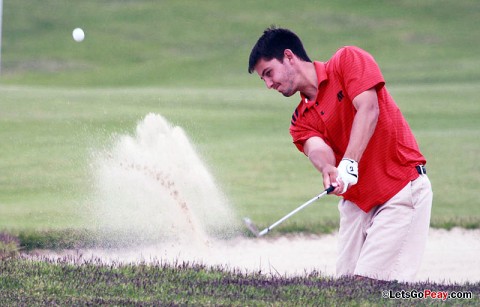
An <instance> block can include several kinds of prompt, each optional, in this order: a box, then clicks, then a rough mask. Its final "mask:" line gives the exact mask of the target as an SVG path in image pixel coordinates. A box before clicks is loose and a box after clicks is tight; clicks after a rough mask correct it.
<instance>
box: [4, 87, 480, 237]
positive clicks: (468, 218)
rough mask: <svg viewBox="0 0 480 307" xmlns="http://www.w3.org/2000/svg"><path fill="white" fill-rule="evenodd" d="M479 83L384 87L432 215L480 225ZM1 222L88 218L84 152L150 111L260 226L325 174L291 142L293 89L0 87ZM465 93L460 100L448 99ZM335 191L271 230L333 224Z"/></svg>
mask: <svg viewBox="0 0 480 307" xmlns="http://www.w3.org/2000/svg"><path fill="white" fill-rule="evenodd" d="M478 88H479V87H478V85H477V84H476V83H470V84H437V85H424V86H413V85H412V86H410V85H400V86H393V85H392V86H391V87H390V89H391V91H392V92H393V94H394V96H395V97H396V100H397V102H398V104H399V105H400V107H401V108H402V110H403V112H404V114H405V116H406V117H407V119H408V121H409V123H410V125H411V127H412V129H413V131H414V133H415V135H416V136H417V138H418V141H419V143H420V147H421V149H422V151H423V153H424V154H425V156H426V157H427V160H428V164H427V166H428V172H429V177H430V179H431V181H432V184H433V189H434V192H435V199H434V207H433V214H432V221H433V225H437V226H442V225H443V226H442V227H451V226H452V225H459V226H464V227H468V228H476V227H478V226H479V221H480V214H479V212H478V210H477V205H478V201H477V199H476V198H477V195H476V192H475V191H476V187H477V186H478V184H479V183H480V182H479V181H480V176H479V174H480V171H479V167H478V166H476V165H475V163H473V162H472V161H475V157H476V154H477V153H478V152H479V150H480V143H478V142H476V139H477V138H478V136H480V125H479V124H478V121H477V119H478V118H479V116H480V108H479V107H478V104H477V102H476V98H475V97H477V94H478ZM0 95H1V97H2V101H1V103H0V104H1V108H2V110H6V111H4V112H3V113H2V115H1V117H0V137H1V138H2V139H3V140H6V142H2V143H1V145H0V146H1V151H2V153H3V157H2V160H1V161H0V168H1V169H2V172H1V174H0V182H1V185H0V212H1V214H0V225H2V228H4V229H12V230H33V231H34V230H45V229H63V228H81V229H83V228H84V227H85V221H84V218H85V216H84V215H83V214H82V208H84V205H85V204H86V203H88V201H89V194H90V193H91V184H92V183H91V181H90V179H89V177H90V172H89V162H90V153H91V152H92V151H98V150H100V149H102V148H104V147H105V146H107V147H108V144H110V142H111V138H112V135H114V134H133V133H134V131H135V127H136V123H137V122H138V121H140V120H141V119H142V118H143V117H144V116H145V115H146V114H147V113H148V112H155V113H159V114H162V115H164V116H165V117H166V118H167V119H168V120H169V121H171V122H173V123H174V124H176V125H180V126H182V127H184V128H185V130H186V131H187V133H188V134H189V136H190V137H191V139H192V141H193V142H194V143H195V144H196V146H197V148H198V151H199V152H200V154H201V155H202V156H203V157H204V159H205V160H206V162H207V164H208V165H209V167H210V170H211V171H212V172H213V174H214V175H215V177H216V178H217V181H218V183H219V185H220V186H221V188H222V189H223V190H224V191H225V192H226V194H227V196H228V198H229V199H230V201H231V202H232V203H233V204H234V207H235V208H236V210H237V212H238V215H239V216H244V215H249V216H250V217H251V218H252V219H253V220H255V221H256V222H257V223H258V224H259V225H261V226H267V225H268V224H270V223H271V222H273V221H274V220H276V219H277V218H280V217H281V216H283V215H284V214H286V213H287V212H289V211H291V210H293V209H294V208H296V207H297V206H298V205H300V204H302V203H304V202H305V201H306V200H308V199H310V198H311V197H313V196H314V195H316V193H318V192H319V190H320V189H321V182H322V181H321V176H320V175H319V174H318V173H317V172H316V171H315V170H314V169H313V168H312V167H311V166H310V163H309V162H308V160H307V159H306V158H305V157H304V156H303V155H302V154H301V153H299V152H297V150H296V149H295V147H294V146H293V145H292V144H291V139H290V136H289V134H288V122H289V117H290V114H291V113H290V112H291V109H292V106H293V105H295V103H296V100H295V99H294V98H292V99H286V100H284V101H278V99H279V97H278V95H276V93H273V92H268V91H263V90H258V89H257V90H255V89H252V90H243V89H228V88H222V89H215V88H210V89H198V88H197V89H195V88H185V89H168V88H167V89H162V88H137V89H50V88H35V87H15V86H3V87H0ZM459 97H461V103H456V104H452V101H456V100H457V99H458V98H459ZM336 203H337V198H336V197H334V196H331V197H327V198H326V199H322V200H321V201H319V202H317V203H316V204H315V205H312V206H311V207H309V208H308V209H306V210H305V211H302V212H300V213H298V214H297V215H296V216H295V217H293V218H292V219H290V220H288V221H287V222H286V223H285V224H284V225H282V227H280V228H279V229H278V231H282V230H283V231H306V232H325V231H327V232H328V231H331V230H333V229H335V227H336V222H337V219H338V213H337V209H336Z"/></svg>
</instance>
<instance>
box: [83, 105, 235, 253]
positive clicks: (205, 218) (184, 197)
mask: <svg viewBox="0 0 480 307" xmlns="http://www.w3.org/2000/svg"><path fill="white" fill-rule="evenodd" d="M91 167H92V173H93V181H94V182H93V186H94V193H93V194H94V196H93V201H92V208H91V209H92V210H90V211H91V213H92V223H95V224H96V225H97V227H98V230H99V231H100V232H101V233H103V234H104V236H105V238H108V240H109V242H115V243H116V244H119V245H124V244H132V243H133V244H150V243H159V241H169V242H182V243H184V244H208V241H209V240H210V239H212V238H214V239H217V238H225V237H229V236H232V235H234V234H235V233H238V227H239V225H238V218H237V217H236V215H235V213H234V211H233V209H232V207H231V205H230V204H229V202H228V200H227V198H226V197H225V195H224V193H222V191H221V190H220V189H219V188H218V185H217V184H216V182H215V180H214V178H213V176H212V175H211V173H210V172H209V170H208V168H207V167H206V165H205V163H204V162H203V161H202V159H201V158H200V157H199V155H198V154H197V151H196V150H195V148H194V146H193V145H192V143H191V142H190V140H189V138H188V137H187V135H186V133H185V132H184V130H183V129H182V128H181V127H178V126H173V125H171V124H170V123H169V122H168V121H167V120H166V119H165V118H164V117H162V116H161V115H158V114H152V113H150V114H148V115H147V116H146V117H145V118H144V119H143V120H142V121H140V122H139V123H138V125H137V128H136V133H135V135H133V136H130V135H118V136H115V137H114V140H113V145H112V146H111V147H110V148H107V149H104V150H101V151H96V152H94V153H93V154H92V165H91Z"/></svg>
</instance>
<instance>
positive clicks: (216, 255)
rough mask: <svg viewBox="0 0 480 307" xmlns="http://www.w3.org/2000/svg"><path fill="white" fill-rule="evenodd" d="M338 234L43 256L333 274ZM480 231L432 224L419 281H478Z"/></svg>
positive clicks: (275, 272)
mask: <svg viewBox="0 0 480 307" xmlns="http://www.w3.org/2000/svg"><path fill="white" fill-rule="evenodd" d="M336 244H337V238H336V235H335V234H332V235H323V236H313V235H311V236H285V237H278V238H268V237H267V238H261V239H254V238H242V237H237V238H235V239H230V240H210V241H209V242H207V243H205V242H190V243H188V242H183V243H182V242H170V243H161V244H158V245H154V246H146V247H143V248H135V249H109V250H105V249H88V250H87V249H85V250H75V251H73V250H70V251H61V252H56V253H55V252H51V253H48V254H47V255H45V254H44V253H42V254H43V255H42V256H47V257H48V258H53V259H55V258H57V257H58V258H60V257H65V256H66V255H70V256H72V258H76V259H80V260H81V261H82V260H85V261H88V260H91V259H98V258H99V259H101V260H102V261H104V262H106V263H111V262H115V263H139V262H145V263H154V262H162V263H178V262H180V263H182V262H189V263H200V264H205V265H208V266H222V267H224V268H229V269H238V270H240V271H244V272H259V271H261V272H262V273H265V274H275V275H276V274H279V275H282V276H294V275H303V274H305V273H308V272H311V271H317V272H321V273H322V274H324V275H327V276H333V275H334V274H335V261H336ZM478 255H480V230H463V229H457V228H456V229H453V230H451V231H447V230H438V229H431V231H430V237H429V241H428V244H427V249H426V252H425V256H424V261H423V264H422V267H421V269H420V272H419V274H418V276H417V281H427V280H428V281H435V282H440V283H453V282H456V283H464V282H467V281H469V282H478V281H480V258H479V257H478Z"/></svg>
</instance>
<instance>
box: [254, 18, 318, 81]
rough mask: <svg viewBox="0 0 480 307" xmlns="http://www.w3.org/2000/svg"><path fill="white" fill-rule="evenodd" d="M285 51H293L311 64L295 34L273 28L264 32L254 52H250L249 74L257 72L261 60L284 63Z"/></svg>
mask: <svg viewBox="0 0 480 307" xmlns="http://www.w3.org/2000/svg"><path fill="white" fill-rule="evenodd" d="M285 49H290V50H292V52H293V53H294V54H295V55H296V56H297V57H299V58H300V59H301V60H303V61H306V62H311V60H310V58H309V57H308V55H307V52H306V51H305V49H304V48H303V44H302V41H301V40H300V38H299V37H298V36H297V35H296V34H295V33H293V32H292V31H290V30H288V29H282V28H277V27H275V26H271V27H270V28H267V29H266V30H265V31H264V32H263V35H262V36H261V37H260V38H259V39H258V41H257V43H256V44H255V46H254V47H253V49H252V52H250V59H249V61H248V72H249V73H252V72H253V71H254V70H255V65H257V62H258V61H260V60H261V59H264V60H267V61H269V60H271V59H274V58H275V59H277V60H279V61H280V62H282V61H283V57H284V51H285Z"/></svg>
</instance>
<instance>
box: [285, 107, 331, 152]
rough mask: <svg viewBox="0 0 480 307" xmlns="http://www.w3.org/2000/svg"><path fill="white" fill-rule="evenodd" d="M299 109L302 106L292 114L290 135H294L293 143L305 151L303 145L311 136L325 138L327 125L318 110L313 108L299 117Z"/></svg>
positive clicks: (301, 150)
mask: <svg viewBox="0 0 480 307" xmlns="http://www.w3.org/2000/svg"><path fill="white" fill-rule="evenodd" d="M298 109H300V108H297V109H296V110H295V113H294V115H293V116H292V122H291V124H290V135H291V136H292V139H293V144H295V146H296V147H297V149H298V150H299V151H300V152H303V153H304V151H303V145H304V144H305V142H306V141H307V140H308V139H309V138H311V137H313V136H318V137H321V138H322V139H324V133H325V127H324V124H323V121H322V120H320V118H319V116H318V114H317V112H315V111H313V110H312V111H310V112H307V113H305V115H304V116H301V117H298V118H297V116H298V112H297V110H298Z"/></svg>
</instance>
